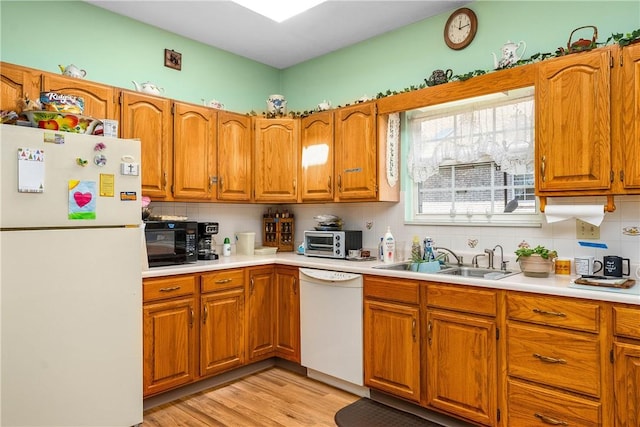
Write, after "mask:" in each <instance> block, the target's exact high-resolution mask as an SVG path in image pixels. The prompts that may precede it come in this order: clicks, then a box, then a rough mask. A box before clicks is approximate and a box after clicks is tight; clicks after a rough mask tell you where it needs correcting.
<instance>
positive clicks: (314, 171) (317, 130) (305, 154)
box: [300, 111, 335, 202]
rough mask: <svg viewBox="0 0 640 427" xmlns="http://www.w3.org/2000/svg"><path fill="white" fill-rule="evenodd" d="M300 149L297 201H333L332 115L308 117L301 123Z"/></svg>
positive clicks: (323, 113)
mask: <svg viewBox="0 0 640 427" xmlns="http://www.w3.org/2000/svg"><path fill="white" fill-rule="evenodd" d="M300 146H301V150H300V152H301V153H300V155H301V160H300V200H301V201H303V202H331V201H333V198H334V191H333V189H334V182H335V174H334V169H333V165H334V163H333V151H334V144H333V111H324V112H321V113H315V114H311V115H309V116H307V117H303V118H302V119H301V120H300Z"/></svg>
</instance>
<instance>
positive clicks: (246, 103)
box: [0, 0, 281, 112]
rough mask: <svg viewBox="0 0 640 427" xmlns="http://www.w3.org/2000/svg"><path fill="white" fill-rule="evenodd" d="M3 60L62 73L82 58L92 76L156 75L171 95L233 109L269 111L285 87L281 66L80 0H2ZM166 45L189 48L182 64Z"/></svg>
mask: <svg viewBox="0 0 640 427" xmlns="http://www.w3.org/2000/svg"><path fill="white" fill-rule="evenodd" d="M0 14H1V18H0V21H1V24H2V25H1V33H0V34H1V37H2V38H1V45H0V47H1V50H0V58H1V59H2V61H5V62H10V63H14V64H20V65H25V66H29V67H33V68H37V69H40V70H46V71H52V72H60V69H59V68H58V64H62V65H64V66H66V65H69V64H75V65H76V66H78V67H80V68H83V69H85V70H86V71H87V77H86V78H87V79H88V80H93V81H97V82H101V83H105V84H109V85H113V86H117V87H122V88H127V89H134V85H133V83H132V80H135V81H137V82H138V83H142V82H146V81H151V82H153V83H155V84H156V85H158V86H160V87H162V88H164V89H165V92H164V94H165V96H167V97H169V98H174V99H180V100H183V101H188V102H193V103H197V104H200V103H201V102H202V99H205V100H211V99H213V98H215V99H217V100H219V101H221V102H222V103H224V104H225V106H226V108H227V109H229V110H234V111H240V112H246V111H250V110H252V109H255V110H256V111H262V110H264V108H265V101H264V100H265V99H266V98H267V97H268V95H269V94H270V93H274V92H275V93H278V92H279V91H280V90H281V86H280V77H281V72H280V70H278V69H276V68H272V67H270V66H267V65H263V64H260V63H258V62H255V61H251V60H249V59H246V58H243V57H240V56H237V55H234V54H231V53H229V52H226V51H223V50H220V49H216V48H212V47H210V46H206V45H204V44H202V43H199V42H195V41H193V40H190V39H186V38H184V37H180V36H177V35H176V34H174V33H170V32H167V31H163V30H160V29H158V28H156V27H152V26H150V25H147V24H142V23H140V22H137V21H134V20H132V19H129V18H126V17H123V16H120V15H116V14H114V13H112V12H109V11H107V10H105V9H101V8H98V7H96V6H93V5H91V4H88V3H84V2H81V1H52V0H50V1H24V0H22V1H13V0H10V1H7V0H0ZM164 49H173V50H175V51H177V52H180V53H182V60H183V65H182V70H181V71H177V70H173V69H171V68H167V67H165V66H164Z"/></svg>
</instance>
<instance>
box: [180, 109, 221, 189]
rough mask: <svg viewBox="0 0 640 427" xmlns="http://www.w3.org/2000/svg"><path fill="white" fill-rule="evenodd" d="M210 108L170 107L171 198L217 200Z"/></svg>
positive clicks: (213, 124)
mask: <svg viewBox="0 0 640 427" xmlns="http://www.w3.org/2000/svg"><path fill="white" fill-rule="evenodd" d="M217 114H218V113H217V112H216V110H214V109H212V108H207V107H203V106H197V105H192V104H187V103H183V102H175V103H174V104H173V169H174V176H173V198H174V199H176V200H177V199H191V200H203V201H205V200H215V199H216V188H217V186H216V183H215V179H216V120H217Z"/></svg>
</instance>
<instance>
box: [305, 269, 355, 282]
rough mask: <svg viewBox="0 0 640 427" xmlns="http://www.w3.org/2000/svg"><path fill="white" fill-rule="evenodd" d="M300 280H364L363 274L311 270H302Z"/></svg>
mask: <svg viewBox="0 0 640 427" xmlns="http://www.w3.org/2000/svg"><path fill="white" fill-rule="evenodd" d="M299 272H300V280H305V276H306V279H307V281H311V282H349V281H352V280H362V275H361V274H356V273H345V272H343V271H327V270H315V269H311V268H300V269H299Z"/></svg>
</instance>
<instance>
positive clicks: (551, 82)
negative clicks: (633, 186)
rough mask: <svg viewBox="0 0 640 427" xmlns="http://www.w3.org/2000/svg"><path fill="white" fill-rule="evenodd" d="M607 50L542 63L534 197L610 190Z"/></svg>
mask: <svg viewBox="0 0 640 427" xmlns="http://www.w3.org/2000/svg"><path fill="white" fill-rule="evenodd" d="M612 61H613V56H612V50H611V49H609V48H603V49H597V50H594V51H591V52H584V53H579V54H573V55H568V56H566V57H562V58H556V59H551V60H548V61H543V62H541V63H540V64H539V68H538V79H537V82H536V114H537V121H536V171H537V173H536V193H538V194H540V195H559V194H553V193H554V192H557V193H562V194H565V195H568V194H570V193H575V192H580V191H589V190H590V191H599V192H602V191H604V190H609V189H610V188H611V171H612V168H611V99H610V94H611V66H612Z"/></svg>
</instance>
